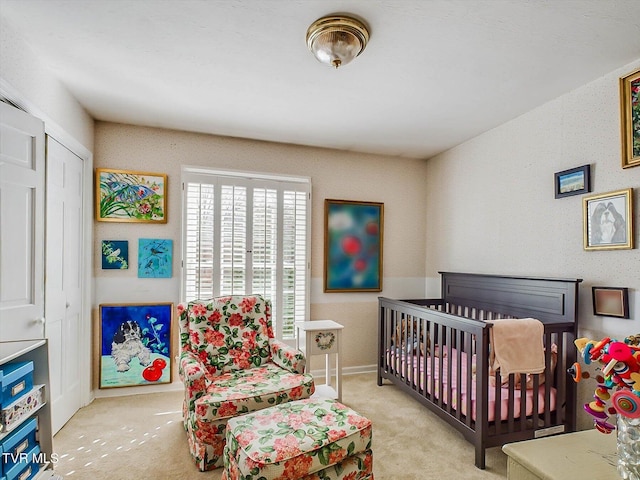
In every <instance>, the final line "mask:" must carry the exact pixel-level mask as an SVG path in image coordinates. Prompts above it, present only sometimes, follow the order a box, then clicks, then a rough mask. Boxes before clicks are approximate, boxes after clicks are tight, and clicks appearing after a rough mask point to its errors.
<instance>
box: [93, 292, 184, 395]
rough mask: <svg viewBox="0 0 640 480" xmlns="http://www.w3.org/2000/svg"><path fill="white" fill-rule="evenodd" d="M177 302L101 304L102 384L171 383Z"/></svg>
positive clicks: (108, 385)
mask: <svg viewBox="0 0 640 480" xmlns="http://www.w3.org/2000/svg"><path fill="white" fill-rule="evenodd" d="M172 318H173V303H141V304H102V305H100V388H112V387H131V386H138V385H153V384H159V383H171V381H172V380H173V375H172V368H171V340H172V338H173V337H172V334H171V329H172V323H173V322H172Z"/></svg>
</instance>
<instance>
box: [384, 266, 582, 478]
mask: <svg viewBox="0 0 640 480" xmlns="http://www.w3.org/2000/svg"><path fill="white" fill-rule="evenodd" d="M440 274H441V277H442V298H440V299H420V300H393V299H389V298H383V297H380V298H379V301H378V303H379V309H378V311H379V330H378V335H379V344H378V385H383V380H384V379H387V380H389V381H391V382H392V383H393V384H394V385H396V386H397V387H398V388H400V389H402V390H404V391H406V392H407V393H408V394H409V395H411V396H412V397H414V398H415V399H417V400H418V401H419V402H421V403H423V404H424V405H425V406H426V407H428V408H429V409H430V410H431V411H433V412H434V413H436V414H437V415H438V416H439V417H440V418H442V419H443V420H444V421H446V422H447V423H449V424H451V425H452V426H453V427H455V428H456V429H458V430H459V431H460V432H461V433H462V434H463V436H464V437H465V438H466V439H467V440H468V441H470V442H471V443H473V444H474V446H475V465H476V466H477V467H478V468H485V450H486V449H487V448H489V447H496V446H501V445H504V444H505V443H509V442H515V441H520V440H527V439H531V438H538V437H543V436H546V435H552V434H556V433H562V432H571V431H574V430H575V428H576V385H575V383H574V381H573V380H572V378H571V376H570V375H568V374H567V373H566V371H567V368H569V367H570V366H572V365H573V363H574V362H575V361H576V349H575V346H574V344H573V341H574V339H575V338H576V333H577V321H578V316H577V313H578V287H579V283H580V282H581V281H582V280H581V279H558V278H534V277H517V276H499V275H482V274H468V273H451V272H440ZM501 318H535V319H537V320H540V321H541V322H542V323H543V324H544V345H545V365H546V368H545V371H544V372H543V373H541V374H536V375H531V374H529V375H521V374H513V373H512V374H510V375H509V376H508V377H506V376H501V375H500V372H499V369H498V370H496V371H493V370H492V369H491V368H490V365H489V355H490V342H489V338H490V337H489V333H490V328H491V323H488V322H485V320H493V319H501ZM536 392H537V395H536Z"/></svg>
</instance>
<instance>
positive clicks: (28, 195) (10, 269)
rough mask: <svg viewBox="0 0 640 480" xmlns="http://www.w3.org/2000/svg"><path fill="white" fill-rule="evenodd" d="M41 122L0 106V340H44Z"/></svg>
mask: <svg viewBox="0 0 640 480" xmlns="http://www.w3.org/2000/svg"><path fill="white" fill-rule="evenodd" d="M44 154H45V148H44V123H43V122H42V121H41V120H39V119H37V118H35V117H32V116H31V115H28V114H27V113H25V112H23V111H21V110H19V109H17V108H14V107H12V106H10V105H8V104H6V103H3V102H0V341H11V340H32V339H37V338H44V175H45V172H44V169H45V163H44Z"/></svg>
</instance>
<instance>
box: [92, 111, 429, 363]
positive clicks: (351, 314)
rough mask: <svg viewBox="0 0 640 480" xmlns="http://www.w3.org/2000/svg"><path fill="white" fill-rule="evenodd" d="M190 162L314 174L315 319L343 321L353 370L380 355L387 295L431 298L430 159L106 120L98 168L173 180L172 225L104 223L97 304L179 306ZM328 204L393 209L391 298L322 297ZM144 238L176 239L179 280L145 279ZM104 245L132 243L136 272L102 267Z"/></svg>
mask: <svg viewBox="0 0 640 480" xmlns="http://www.w3.org/2000/svg"><path fill="white" fill-rule="evenodd" d="M181 165H191V166H208V167H214V168H222V169H233V170H245V171H254V172H269V173H280V174H288V175H300V176H308V177H311V181H312V241H311V277H312V279H311V283H312V284H311V318H312V319H332V320H335V321H337V322H339V323H342V324H344V326H345V330H344V332H343V333H344V334H343V339H344V340H343V343H344V349H343V351H344V363H343V365H344V366H345V367H346V369H347V371H348V370H349V369H350V368H351V369H354V368H355V369H360V368H362V367H365V368H366V367H371V368H372V367H373V366H374V365H375V363H376V353H377V352H376V345H377V344H376V336H377V309H376V306H377V298H378V296H379V295H385V296H405V295H411V296H413V295H417V296H422V295H424V292H425V286H424V277H425V251H426V245H425V238H426V231H425V223H424V218H425V213H426V206H425V205H426V190H425V188H424V182H425V177H426V171H427V167H426V162H425V161H421V160H406V159H400V158H395V157H383V156H375V155H365V154H356V153H349V152H341V151H335V150H326V149H319V148H307V147H299V146H292V145H281V144H274V143H266V142H259V141H252V140H242V139H234V138H227V137H217V136H211V135H202V134H195V133H186V132H178V131H171V130H161V129H156V128H145V127H135V126H131V125H120V124H113V123H104V122H98V123H97V124H96V140H95V166H96V167H97V168H100V167H109V168H122V169H131V170H139V171H145V172H160V173H166V174H167V175H168V191H169V193H168V195H169V197H168V198H169V207H168V208H169V212H168V222H167V224H166V225H149V224H132V223H103V222H96V223H95V230H94V233H95V236H94V244H95V248H94V265H95V276H96V305H97V304H100V303H109V302H128V301H138V302H139V301H149V302H154V301H173V302H177V301H178V300H179V295H180V274H181V273H180V269H179V259H180V248H181V242H180V228H181V224H180V222H181V196H180V195H181V192H180V173H181V170H180V169H181ZM326 198H334V199H336V198H337V199H345V200H361V201H372V202H383V203H384V223H385V224H384V252H383V269H384V278H383V291H382V293H330V294H326V293H324V292H323V287H322V278H323V258H324V236H323V235H324V234H323V231H324V200H325V199H326ZM138 238H169V239H173V241H174V265H173V267H174V268H173V278H171V279H138V278H137V267H136V263H135V262H136V261H137V242H138ZM102 240H128V241H129V260H130V263H131V268H130V269H129V270H128V271H124V272H123V271H116V270H101V268H100V256H99V255H100V242H101V241H102ZM316 360H321V359H316ZM316 367H320V363H319V362H318V361H315V362H314V364H313V368H314V369H315V368H316Z"/></svg>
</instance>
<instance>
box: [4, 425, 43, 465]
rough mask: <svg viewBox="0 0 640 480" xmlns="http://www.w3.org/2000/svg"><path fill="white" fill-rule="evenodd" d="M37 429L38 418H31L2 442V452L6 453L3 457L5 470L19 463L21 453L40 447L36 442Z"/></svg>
mask: <svg viewBox="0 0 640 480" xmlns="http://www.w3.org/2000/svg"><path fill="white" fill-rule="evenodd" d="M37 428H38V420H37V418H36V417H34V418H30V419H29V420H27V421H26V422H24V424H23V425H20V427H18V428H17V429H16V430H14V431H13V432H11V433H10V434H9V435H7V437H6V438H4V439H3V440H2V445H0V450H1V451H2V452H4V456H3V457H2V463H3V465H4V470H8V469H9V468H11V467H13V466H14V465H15V464H16V463H19V462H20V454H21V453H27V452H29V451H31V450H32V449H33V447H35V446H36V445H38V443H37V441H36V430H37ZM29 461H31V459H29ZM0 473H2V472H0Z"/></svg>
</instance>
